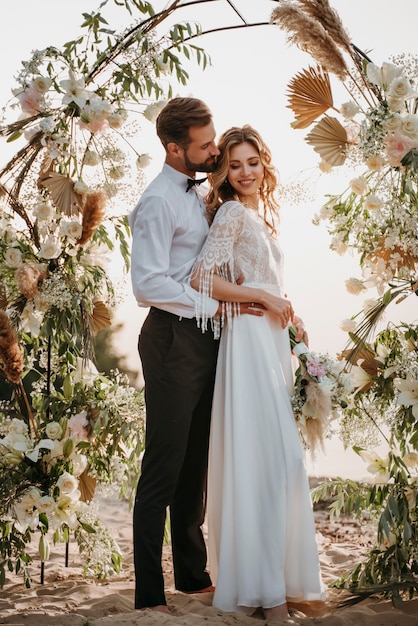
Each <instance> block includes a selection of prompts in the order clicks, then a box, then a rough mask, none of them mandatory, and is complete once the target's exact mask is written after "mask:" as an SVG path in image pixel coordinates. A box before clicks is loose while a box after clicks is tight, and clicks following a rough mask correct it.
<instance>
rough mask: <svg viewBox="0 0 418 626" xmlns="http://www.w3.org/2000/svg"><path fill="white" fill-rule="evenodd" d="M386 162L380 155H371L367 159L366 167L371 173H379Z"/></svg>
mask: <svg viewBox="0 0 418 626" xmlns="http://www.w3.org/2000/svg"><path fill="white" fill-rule="evenodd" d="M385 164H386V161H385V159H384V158H383V157H382V156H381V155H380V154H372V155H369V156H368V157H367V160H366V165H367V167H368V168H369V170H371V171H372V172H380V170H381V169H383V167H384V166H385Z"/></svg>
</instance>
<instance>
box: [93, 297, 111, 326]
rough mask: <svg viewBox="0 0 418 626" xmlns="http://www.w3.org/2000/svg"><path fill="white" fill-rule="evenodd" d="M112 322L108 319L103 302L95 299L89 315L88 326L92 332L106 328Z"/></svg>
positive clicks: (106, 309) (108, 315)
mask: <svg viewBox="0 0 418 626" xmlns="http://www.w3.org/2000/svg"><path fill="white" fill-rule="evenodd" d="M111 323H112V321H111V319H110V312H109V309H108V308H107V306H106V305H105V303H104V302H102V301H101V300H96V302H95V303H94V307H93V312H92V313H91V315H90V328H91V330H92V332H93V333H97V332H99V330H103V328H107V327H108V326H110V325H111Z"/></svg>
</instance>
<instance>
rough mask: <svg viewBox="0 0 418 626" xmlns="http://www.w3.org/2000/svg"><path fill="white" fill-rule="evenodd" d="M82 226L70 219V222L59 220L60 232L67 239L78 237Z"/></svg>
mask: <svg viewBox="0 0 418 626" xmlns="http://www.w3.org/2000/svg"><path fill="white" fill-rule="evenodd" d="M82 230H83V227H82V226H81V224H80V222H77V221H76V220H72V221H71V222H67V221H62V222H61V234H62V235H63V236H64V237H68V238H69V239H73V240H76V239H78V238H79V237H80V235H81V232H82Z"/></svg>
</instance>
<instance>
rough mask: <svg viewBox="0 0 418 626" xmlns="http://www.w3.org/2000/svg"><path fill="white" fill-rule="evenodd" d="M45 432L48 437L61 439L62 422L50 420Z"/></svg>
mask: <svg viewBox="0 0 418 626" xmlns="http://www.w3.org/2000/svg"><path fill="white" fill-rule="evenodd" d="M45 433H46V436H47V437H48V439H59V438H60V437H61V435H62V428H61V424H59V423H58V422H49V424H47V425H46V427H45Z"/></svg>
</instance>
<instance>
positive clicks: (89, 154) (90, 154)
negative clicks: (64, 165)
mask: <svg viewBox="0 0 418 626" xmlns="http://www.w3.org/2000/svg"><path fill="white" fill-rule="evenodd" d="M83 163H84V165H89V166H90V167H94V166H95V165H98V163H100V157H99V155H98V154H97V152H95V151H94V150H86V152H85V153H84V159H83Z"/></svg>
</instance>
